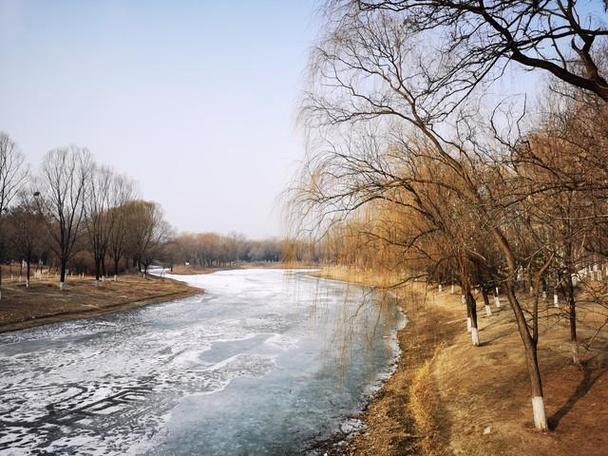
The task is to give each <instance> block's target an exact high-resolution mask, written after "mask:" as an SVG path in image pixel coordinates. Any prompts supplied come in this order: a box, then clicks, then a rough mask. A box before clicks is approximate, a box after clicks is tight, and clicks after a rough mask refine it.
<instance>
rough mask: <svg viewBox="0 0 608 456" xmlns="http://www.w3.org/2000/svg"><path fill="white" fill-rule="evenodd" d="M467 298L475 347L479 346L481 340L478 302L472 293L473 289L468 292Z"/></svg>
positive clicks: (472, 339)
mask: <svg viewBox="0 0 608 456" xmlns="http://www.w3.org/2000/svg"><path fill="white" fill-rule="evenodd" d="M466 300H467V311H468V312H469V315H470V318H471V342H472V343H473V345H474V346H475V347H479V345H481V342H480V341H479V328H478V326H477V302H476V301H475V298H474V297H473V294H472V293H471V290H467V292H466Z"/></svg>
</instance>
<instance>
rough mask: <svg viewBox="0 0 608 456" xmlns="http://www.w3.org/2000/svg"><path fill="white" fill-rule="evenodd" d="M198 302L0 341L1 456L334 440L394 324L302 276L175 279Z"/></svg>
mask: <svg viewBox="0 0 608 456" xmlns="http://www.w3.org/2000/svg"><path fill="white" fill-rule="evenodd" d="M180 278H181V279H182V280H186V281H188V282H189V283H191V284H193V285H195V286H199V287H201V288H204V289H205V291H206V292H205V293H204V294H202V295H199V296H194V297H190V298H186V299H181V300H176V301H173V302H169V303H165V304H161V305H153V306H148V307H143V308H140V309H135V310H131V311H128V312H123V313H118V314H114V315H110V316H105V317H99V318H95V319H90V320H80V321H72V322H65V323H59V324H53V325H48V326H44V327H39V328H34V329H30V330H24V331H18V332H13V333H6V334H0V372H1V373H2V375H1V376H0V454H3V455H4V454H7V455H8V454H10V455H13V454H15V455H19V454H66V455H67V454H91V455H97V454H104V455H105V454H117V455H118V454H121V455H122V454H151V455H161V454H171V455H175V454H230V455H232V454H290V453H300V452H305V451H306V450H307V449H309V448H311V447H313V446H314V444H315V442H317V441H319V440H321V439H324V438H328V437H330V436H331V435H332V433H334V432H336V431H339V430H340V428H341V426H344V425H345V423H346V422H347V420H348V418H349V417H350V416H352V415H353V414H354V413H356V412H357V411H358V410H360V408H361V406H362V404H363V401H364V400H365V398H366V395H367V394H369V392H370V391H371V389H372V388H373V387H374V385H376V384H377V382H378V379H380V378H382V377H383V376H386V373H387V371H388V369H389V368H390V363H391V361H392V359H393V358H394V356H395V350H396V347H395V343H394V337H393V336H394V333H395V329H396V327H397V326H398V325H400V324H401V323H402V321H401V318H400V315H399V313H398V311H397V310H396V309H395V308H394V307H393V306H381V305H378V303H377V302H376V300H377V297H376V296H375V295H374V294H373V293H371V292H370V291H368V290H364V289H362V288H359V287H353V286H349V285H347V284H344V283H339V282H333V281H325V280H319V279H314V278H311V277H308V276H306V275H305V274H304V273H302V272H298V271H282V270H236V271H224V272H218V273H214V274H208V275H197V276H185V277H184V276H182V277H180Z"/></svg>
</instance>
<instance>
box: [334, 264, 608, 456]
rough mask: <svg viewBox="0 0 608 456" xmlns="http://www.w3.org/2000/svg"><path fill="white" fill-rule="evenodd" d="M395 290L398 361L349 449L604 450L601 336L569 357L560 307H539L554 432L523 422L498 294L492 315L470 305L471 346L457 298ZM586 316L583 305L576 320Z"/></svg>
mask: <svg viewBox="0 0 608 456" xmlns="http://www.w3.org/2000/svg"><path fill="white" fill-rule="evenodd" d="M323 274H324V275H325V276H330V277H332V278H336V279H340V280H350V281H353V282H358V283H363V284H366V285H378V284H386V283H388V282H391V280H394V279H395V278H394V277H387V276H386V275H385V276H384V277H381V278H379V277H375V276H374V274H373V273H372V272H360V271H359V272H352V273H350V272H349V271H348V270H347V269H344V268H338V269H336V270H334V269H330V270H326V271H324V272H323ZM398 294H399V296H400V297H401V304H402V306H403V308H404V310H405V312H406V314H407V315H408V319H409V320H410V321H409V323H408V325H407V326H406V328H405V329H403V330H402V331H401V332H400V333H399V343H400V346H401V349H402V352H403V354H402V358H401V360H400V362H399V365H398V368H397V372H396V373H395V375H394V376H393V377H392V378H391V379H389V381H387V383H386V384H385V386H384V388H383V389H382V391H381V392H380V394H379V395H378V396H377V398H376V399H375V400H374V401H373V402H372V404H371V405H370V407H369V411H368V412H367V413H366V415H365V420H366V423H367V428H366V430H365V431H363V432H362V433H361V434H360V435H358V436H357V437H356V438H355V439H354V440H353V442H352V444H351V445H350V447H349V449H348V451H347V453H348V454H357V455H359V454H365V455H407V454H429V455H443V454H457V455H473V456H474V455H480V456H481V455H484V456H486V455H507V456H508V455H518V456H520V455H522V454H523V455H552V456H553V455H555V456H566V455H578V454H581V455H592V456H595V455H605V454H608V450H606V448H608V432H606V431H605V429H606V428H607V427H608V407H606V404H607V399H608V376H607V375H605V374H606V372H607V371H608V365H607V362H606V357H607V355H606V353H607V346H606V341H605V340H598V341H596V348H595V350H594V351H593V352H587V353H585V354H584V359H585V361H584V363H583V366H580V367H579V366H576V365H574V364H572V362H571V361H570V347H569V343H568V330H567V321H566V320H565V319H564V318H563V315H562V314H561V311H560V310H558V309H553V308H552V307H547V308H543V310H542V322H541V328H542V333H541V337H540V346H539V359H540V364H541V370H542V373H543V379H544V389H545V401H546V408H547V415H548V417H549V419H550V423H551V426H552V428H553V431H551V432H546V433H539V432H536V431H535V430H534V429H533V426H532V422H531V404H530V387H529V381H528V375H527V371H526V365H525V362H524V352H523V348H522V345H521V339H520V337H519V334H518V333H517V330H516V325H515V322H514V319H513V315H512V312H511V311H510V309H509V308H508V307H507V306H506V303H504V300H503V307H502V309H501V310H500V311H497V310H496V309H495V308H494V313H493V315H492V316H489V317H486V316H485V314H484V313H483V312H481V309H479V310H480V312H479V315H480V318H479V326H480V334H481V339H482V346H481V347H473V346H472V345H471V343H470V337H469V334H468V333H467V332H466V319H465V308H464V306H462V304H461V303H460V297H459V295H457V294H456V295H451V294H450V293H449V292H443V293H438V292H437V291H436V290H434V291H432V292H431V291H430V290H429V289H427V287H426V286H425V285H424V284H421V283H417V284H413V285H411V286H408V288H406V289H401V290H399V291H398ZM594 314H595V312H594V309H592V308H585V307H584V306H582V308H581V320H582V321H584V322H586V323H589V321H590V319H591V317H590V315H594ZM592 332H593V329H592V325H581V328H580V335H581V337H583V338H584V337H586V336H589V335H590V334H592Z"/></svg>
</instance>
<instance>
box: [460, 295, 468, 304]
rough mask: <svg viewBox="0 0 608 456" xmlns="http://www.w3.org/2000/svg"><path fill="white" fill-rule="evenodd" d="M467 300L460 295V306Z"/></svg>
mask: <svg viewBox="0 0 608 456" xmlns="http://www.w3.org/2000/svg"><path fill="white" fill-rule="evenodd" d="M466 302H467V300H466V298H465V297H464V295H460V304H466Z"/></svg>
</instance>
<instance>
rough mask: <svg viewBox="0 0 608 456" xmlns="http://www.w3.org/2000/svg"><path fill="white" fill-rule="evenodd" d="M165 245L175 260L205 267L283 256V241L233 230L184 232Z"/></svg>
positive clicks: (259, 260) (273, 258) (268, 260)
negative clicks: (252, 236)
mask: <svg viewBox="0 0 608 456" xmlns="http://www.w3.org/2000/svg"><path fill="white" fill-rule="evenodd" d="M167 249H168V251H167V253H168V255H169V257H170V258H171V259H172V260H173V262H175V263H189V264H191V265H196V266H200V267H207V268H213V267H225V266H229V265H232V264H235V263H242V262H278V261H281V259H282V256H283V254H282V242H281V241H280V240H278V239H267V240H259V241H257V240H250V239H247V238H245V237H244V236H243V235H241V234H236V233H233V234H229V235H221V234H217V233H183V234H180V235H178V236H176V237H175V239H173V241H172V242H171V244H170V245H168V246H167Z"/></svg>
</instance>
